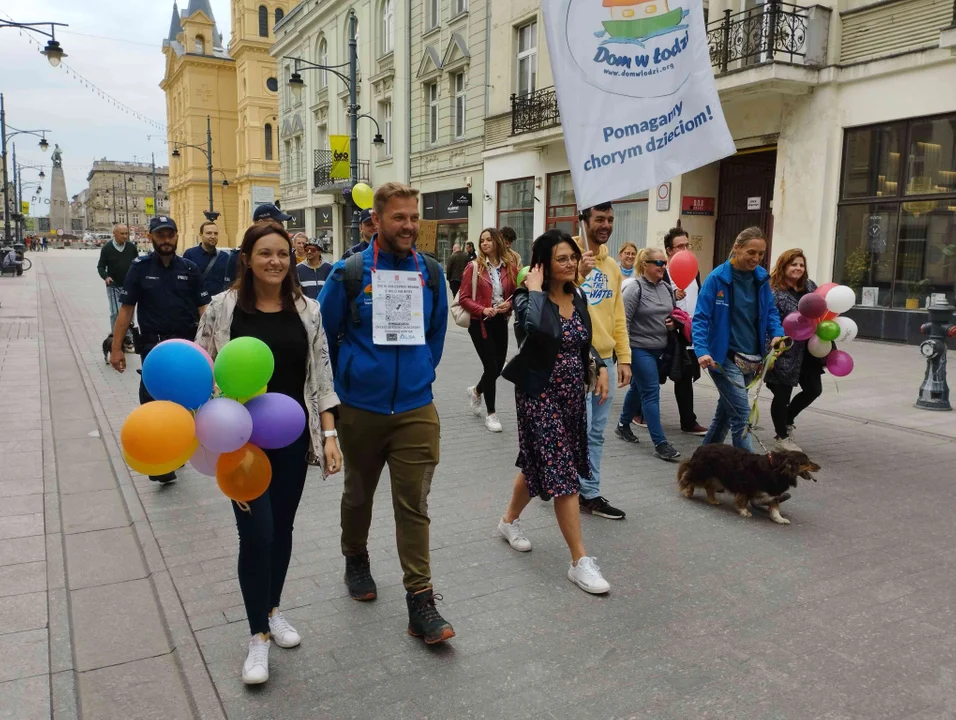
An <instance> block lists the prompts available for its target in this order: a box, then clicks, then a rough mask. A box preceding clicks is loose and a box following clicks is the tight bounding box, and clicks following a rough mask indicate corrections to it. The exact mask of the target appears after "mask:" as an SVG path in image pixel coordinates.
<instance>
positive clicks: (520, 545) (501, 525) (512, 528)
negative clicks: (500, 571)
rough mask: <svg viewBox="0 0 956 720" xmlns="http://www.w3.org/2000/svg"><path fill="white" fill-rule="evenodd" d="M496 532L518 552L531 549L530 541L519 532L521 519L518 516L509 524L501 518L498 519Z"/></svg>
mask: <svg viewBox="0 0 956 720" xmlns="http://www.w3.org/2000/svg"><path fill="white" fill-rule="evenodd" d="M498 533H499V534H500V535H501V537H503V538H504V539H505V540H507V541H508V544H509V545H510V546H511V547H512V548H514V549H515V550H517V551H518V552H528V551H529V550H530V549H531V541H530V540H529V539H528V538H526V537H525V536H524V533H523V532H521V520H519V519H518V518H515V520H514V522H513V523H511V524H509V523H506V522H505V519H504V518H501V520H499V521H498Z"/></svg>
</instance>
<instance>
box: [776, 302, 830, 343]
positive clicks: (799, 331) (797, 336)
mask: <svg viewBox="0 0 956 720" xmlns="http://www.w3.org/2000/svg"><path fill="white" fill-rule="evenodd" d="M824 307H826V303H824ZM816 329H817V324H816V323H815V322H814V321H813V320H811V319H810V318H808V317H806V316H805V315H801V314H800V313H798V312H794V313H790V314H789V315H787V317H785V318H784V319H783V330H784V332H785V333H787V335H788V336H790V337H792V338H793V339H794V340H809V339H810V338H811V337H813V333H814V332H815V331H816Z"/></svg>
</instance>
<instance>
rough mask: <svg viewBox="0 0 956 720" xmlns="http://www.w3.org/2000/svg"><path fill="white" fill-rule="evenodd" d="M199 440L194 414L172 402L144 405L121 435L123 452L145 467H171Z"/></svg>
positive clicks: (155, 402)
mask: <svg viewBox="0 0 956 720" xmlns="http://www.w3.org/2000/svg"><path fill="white" fill-rule="evenodd" d="M195 439H196V421H195V420H194V419H193V416H192V413H190V412H189V410H187V409H186V408H184V407H183V406H182V405H177V404H176V403H174V402H169V401H168V400H156V401H154V402H149V403H146V404H145V405H140V406H139V407H138V408H136V409H135V410H133V412H131V413H130V414H129V417H127V418H126V422H124V423H123V429H122V430H121V431H120V442H121V443H122V445H123V450H124V451H125V452H126V454H127V455H129V456H130V457H131V458H133V459H134V460H135V461H137V462H138V463H140V464H141V465H166V464H169V463H171V462H173V461H174V460H177V459H178V458H180V457H182V456H183V455H186V453H187V452H188V451H189V448H190V447H193V441H194V440H195ZM194 449H195V448H194ZM187 459H188V456H187ZM177 467H179V466H178V465H177Z"/></svg>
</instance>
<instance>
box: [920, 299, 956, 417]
mask: <svg viewBox="0 0 956 720" xmlns="http://www.w3.org/2000/svg"><path fill="white" fill-rule="evenodd" d="M953 310H956V308H954V307H953V306H952V305H949V304H945V305H944V304H936V305H931V306H930V307H929V322H928V323H923V325H922V326H921V327H920V332H922V333H923V334H924V335H929V337H928V338H927V339H926V340H924V341H923V342H922V343H920V346H919V351H920V354H921V355H922V356H923V357H924V358H926V375H925V376H924V377H923V384H922V385H920V388H919V397H918V398H917V400H916V407H918V408H922V409H923V410H952V409H953V406H952V405H950V404H949V385H947V384H946V338H947V337H956V325H953V324H951V323H950V321H951V320H952V319H953Z"/></svg>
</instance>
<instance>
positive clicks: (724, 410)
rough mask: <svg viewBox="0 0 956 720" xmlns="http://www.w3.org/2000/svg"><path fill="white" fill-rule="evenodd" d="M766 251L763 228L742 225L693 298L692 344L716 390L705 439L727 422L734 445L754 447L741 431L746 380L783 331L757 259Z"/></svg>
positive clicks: (722, 433) (719, 438) (723, 431)
mask: <svg viewBox="0 0 956 720" xmlns="http://www.w3.org/2000/svg"><path fill="white" fill-rule="evenodd" d="M766 253H767V238H766V236H765V235H764V232H763V230H761V229H760V228H758V227H750V228H747V229H746V230H744V231H742V232H741V233H740V234H739V235H738V236H737V239H736V240H734V248H733V251H732V252H731V256H730V259H729V260H728V261H727V262H725V263H724V264H723V265H721V266H720V267H718V268H716V269H715V270H714V271H713V272H712V273H711V274H710V275H709V276H708V277H707V280H706V281H705V282H704V286H703V287H702V288H701V290H700V296H699V297H698V299H697V311H696V312H695V313H694V326H693V327H694V332H693V338H694V349H695V351H696V353H697V357H698V362H699V363H700V366H701V368H703V369H704V370H710V376H711V378H712V379H713V381H714V385H716V386H717V390H718V391H719V393H720V400H719V401H718V403H717V411H716V412H715V413H714V419H713V421H711V423H710V429H709V430H708V431H707V435H706V436H704V441H703V444H704V445H708V444H710V443H721V442H723V441H724V439H725V438H726V437H727V429H728V428H729V429H730V430H731V433H732V434H733V441H734V447H738V448H741V449H743V450H749V451H750V452H753V445H752V443H751V441H750V435H749V434H747V433H746V430H747V420H748V418H749V416H750V402H749V399H748V397H747V386H748V385H749V384H750V383H751V381H752V380H753V379H754V377H755V376H756V375H757V374H758V373H759V372H760V368H761V364H762V362H761V361H762V351H763V348H764V347H765V345H766V343H767V340H768V339H770V345H771V346H774V345H776V344H777V342H778V341H779V340H780V339H781V338H783V337H784V336H785V334H786V333H785V332H784V329H783V325H781V323H780V314H779V313H778V312H777V304H776V302H774V297H773V291H772V290H771V289H770V283H769V280H770V274H769V273H768V272H767V271H766V270H765V269H764V268H763V267H761V265H760V263H761V262H762V261H763V258H764V255H765V254H766Z"/></svg>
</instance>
